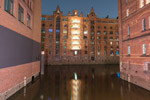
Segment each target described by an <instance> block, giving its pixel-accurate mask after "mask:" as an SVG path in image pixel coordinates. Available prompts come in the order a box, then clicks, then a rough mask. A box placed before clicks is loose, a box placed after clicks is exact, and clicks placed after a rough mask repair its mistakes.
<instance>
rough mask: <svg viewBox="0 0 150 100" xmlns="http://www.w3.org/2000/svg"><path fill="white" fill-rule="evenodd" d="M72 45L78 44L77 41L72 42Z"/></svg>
mask: <svg viewBox="0 0 150 100" xmlns="http://www.w3.org/2000/svg"><path fill="white" fill-rule="evenodd" d="M72 44H74V45H77V44H80V43H79V41H73V43H72Z"/></svg>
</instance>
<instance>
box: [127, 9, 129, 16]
mask: <svg viewBox="0 0 150 100" xmlns="http://www.w3.org/2000/svg"><path fill="white" fill-rule="evenodd" d="M127 16H129V8H128V9H127Z"/></svg>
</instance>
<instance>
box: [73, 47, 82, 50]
mask: <svg viewBox="0 0 150 100" xmlns="http://www.w3.org/2000/svg"><path fill="white" fill-rule="evenodd" d="M72 50H80V47H79V46H73V47H72Z"/></svg>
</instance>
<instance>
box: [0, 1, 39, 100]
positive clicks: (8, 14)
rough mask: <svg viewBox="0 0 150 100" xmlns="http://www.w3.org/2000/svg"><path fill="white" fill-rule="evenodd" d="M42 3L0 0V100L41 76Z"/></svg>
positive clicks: (4, 99)
mask: <svg viewBox="0 0 150 100" xmlns="http://www.w3.org/2000/svg"><path fill="white" fill-rule="evenodd" d="M40 19H41V0H0V100H6V99H7V98H8V97H10V96H11V95H12V94H14V93H15V92H17V91H18V90H19V89H21V88H22V87H23V86H24V85H25V83H29V82H30V81H31V80H32V78H34V77H36V76H37V75H38V74H39V72H40V41H41V20H40Z"/></svg>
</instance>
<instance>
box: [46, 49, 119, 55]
mask: <svg viewBox="0 0 150 100" xmlns="http://www.w3.org/2000/svg"><path fill="white" fill-rule="evenodd" d="M92 53H93V52H92ZM114 53H116V55H119V50H118V51H116V52H114V51H110V55H111V56H113V55H114ZM51 54H52V52H51V51H49V55H51ZM71 54H73V52H71ZM84 54H85V55H87V54H88V51H85V52H84ZM64 55H66V51H64ZM97 55H101V53H100V51H98V52H97ZM104 55H107V51H104Z"/></svg>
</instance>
